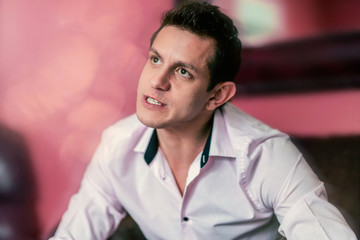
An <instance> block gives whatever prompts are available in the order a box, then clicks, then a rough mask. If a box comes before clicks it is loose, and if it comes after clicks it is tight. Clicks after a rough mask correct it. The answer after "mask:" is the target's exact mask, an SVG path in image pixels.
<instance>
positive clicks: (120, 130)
mask: <svg viewBox="0 0 360 240" xmlns="http://www.w3.org/2000/svg"><path fill="white" fill-rule="evenodd" d="M145 129H147V127H146V126H144V125H143V124H142V123H141V122H140V121H139V120H138V118H137V116H136V114H132V115H130V116H128V117H125V118H123V119H121V120H119V121H117V122H116V123H114V124H113V125H111V126H109V127H107V128H106V129H105V130H104V132H103V136H102V137H103V138H105V139H107V140H111V139H113V140H114V141H116V140H126V139H132V138H134V137H136V136H141V135H142V133H143V132H144V131H145Z"/></svg>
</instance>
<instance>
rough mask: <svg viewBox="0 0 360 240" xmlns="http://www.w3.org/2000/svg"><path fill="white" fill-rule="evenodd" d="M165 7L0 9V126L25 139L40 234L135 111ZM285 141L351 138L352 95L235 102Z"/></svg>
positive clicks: (88, 3)
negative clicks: (106, 139) (104, 141)
mask: <svg viewBox="0 0 360 240" xmlns="http://www.w3.org/2000/svg"><path fill="white" fill-rule="evenodd" d="M172 5H173V1H171V0H162V1H151V4H150V1H142V0H108V1H95V0H78V1H71V0H64V1H45V0H33V1H21V0H11V1H6V0H5V1H1V2H0V34H1V38H0V52H1V56H0V124H3V125H6V126H8V127H9V128H12V129H14V130H16V131H18V132H20V133H21V134H22V135H23V136H24V137H25V139H26V140H27V143H28V147H29V149H30V153H31V159H32V163H33V166H34V171H35V174H36V177H37V184H38V201H37V212H38V216H39V221H40V226H41V231H42V235H43V236H46V234H47V233H48V232H49V231H50V230H51V229H52V228H53V227H54V226H55V225H56V224H57V222H58V221H59V220H60V217H61V215H62V213H63V211H64V210H65V208H66V206H67V203H68V200H69V198H70V196H71V195H72V194H73V193H74V192H76V191H77V189H78V187H79V184H80V180H81V178H82V174H83V171H84V169H85V167H86V165H87V163H88V162H89V161H90V159H91V156H92V154H93V151H94V149H95V147H96V145H97V144H98V141H99V138H100V134H101V132H102V130H103V129H104V128H105V127H106V126H108V125H110V124H112V123H114V122H115V121H117V120H119V119H121V118H123V117H125V116H127V115H129V114H131V113H133V112H134V110H135V95H136V86H137V80H138V77H139V75H140V73H141V70H142V66H143V64H144V63H145V60H146V56H147V49H148V43H149V38H150V36H151V34H152V33H153V32H154V31H155V29H156V28H157V27H158V24H159V19H160V15H161V13H162V12H163V11H164V10H166V9H169V8H171V7H172ZM233 102H234V104H236V105H237V106H240V107H241V108H243V109H244V110H245V111H247V112H248V113H250V114H254V115H255V116H256V117H259V118H260V119H261V120H263V121H265V122H267V123H269V124H270V125H272V126H273V127H275V128H279V129H281V130H284V131H286V132H290V133H293V134H305V135H323V136H324V135H334V134H335V135H336V134H359V133H360V126H359V123H360V116H359V111H358V109H357V108H356V107H355V102H358V103H359V102H360V92H359V91H343V92H330V93H321V94H317V93H313V94H299V95H282V96H272V97H271V96H269V97H246V98H242V97H241V96H238V97H237V98H235V99H234V101H233Z"/></svg>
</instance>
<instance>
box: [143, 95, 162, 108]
mask: <svg viewBox="0 0 360 240" xmlns="http://www.w3.org/2000/svg"><path fill="white" fill-rule="evenodd" d="M146 101H147V102H148V103H151V104H154V105H159V106H160V105H161V103H160V102H159V101H157V100H155V99H153V98H149V97H148V98H146Z"/></svg>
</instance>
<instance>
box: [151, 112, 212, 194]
mask: <svg viewBox="0 0 360 240" xmlns="http://www.w3.org/2000/svg"><path fill="white" fill-rule="evenodd" d="M212 122H213V121H212V114H211V115H209V117H208V118H207V119H205V120H204V121H203V123H202V124H200V125H198V127H194V126H191V127H190V126H188V127H182V128H172V129H157V134H158V139H159V146H160V148H161V150H162V152H163V153H164V155H165V157H166V160H167V162H168V164H169V166H170V168H171V171H172V173H173V175H174V177H175V179H176V182H177V185H178V187H179V190H180V193H181V194H183V191H184V188H185V182H186V177H187V173H188V170H189V168H190V165H191V164H192V162H193V161H194V160H195V158H196V156H197V155H198V154H199V153H200V152H202V150H203V149H204V146H205V144H206V140H207V138H208V136H209V133H210V130H211V128H212Z"/></svg>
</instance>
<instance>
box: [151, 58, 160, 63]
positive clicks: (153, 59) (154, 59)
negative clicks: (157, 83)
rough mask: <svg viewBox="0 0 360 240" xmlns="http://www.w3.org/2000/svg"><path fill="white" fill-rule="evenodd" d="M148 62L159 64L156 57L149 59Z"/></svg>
mask: <svg viewBox="0 0 360 240" xmlns="http://www.w3.org/2000/svg"><path fill="white" fill-rule="evenodd" d="M150 60H151V62H152V63H154V64H159V63H160V59H159V58H158V57H150Z"/></svg>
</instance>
